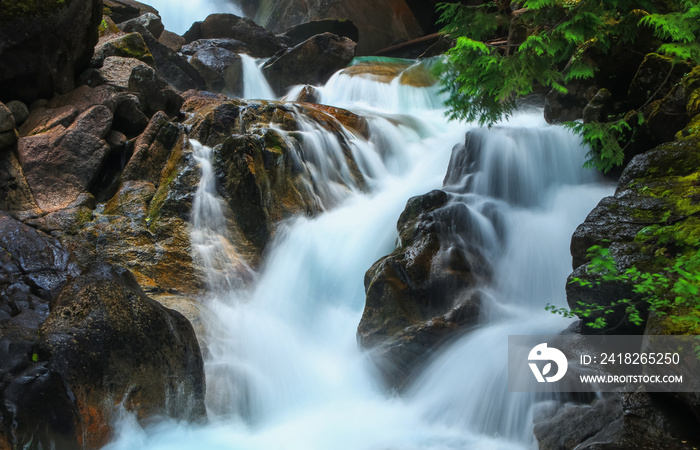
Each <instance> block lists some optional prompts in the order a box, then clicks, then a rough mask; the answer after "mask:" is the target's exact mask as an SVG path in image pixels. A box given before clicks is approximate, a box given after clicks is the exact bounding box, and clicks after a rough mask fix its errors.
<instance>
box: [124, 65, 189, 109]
mask: <svg viewBox="0 0 700 450" xmlns="http://www.w3.org/2000/svg"><path fill="white" fill-rule="evenodd" d="M129 91H131V92H135V93H136V95H138V97H139V100H140V103H141V105H142V106H143V109H144V112H145V113H146V115H148V116H152V115H153V114H155V113H156V112H158V111H163V112H165V113H166V114H168V115H169V116H176V115H177V114H178V113H179V112H180V107H181V106H182V104H183V103H184V100H183V98H182V97H181V96H180V95H179V94H178V93H177V92H175V91H174V90H173V89H172V88H171V87H170V85H169V84H168V83H167V82H166V81H165V80H164V79H163V78H161V77H160V75H158V74H157V73H156V71H155V70H153V69H151V68H150V67H147V66H136V67H134V69H133V71H132V72H131V77H130V78H129Z"/></svg>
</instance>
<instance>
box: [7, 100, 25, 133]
mask: <svg viewBox="0 0 700 450" xmlns="http://www.w3.org/2000/svg"><path fill="white" fill-rule="evenodd" d="M5 106H7V109H9V110H10V112H11V113H12V116H13V117H14V118H15V124H16V125H17V126H20V125H22V124H23V123H24V121H25V120H27V117H29V109H28V108H27V105H25V104H24V103H22V102H20V101H19V100H12V101H11V102H7V105H5ZM0 128H2V126H0Z"/></svg>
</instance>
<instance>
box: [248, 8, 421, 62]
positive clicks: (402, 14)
mask: <svg viewBox="0 0 700 450" xmlns="http://www.w3.org/2000/svg"><path fill="white" fill-rule="evenodd" d="M320 19H340V20H343V19H349V20H351V21H352V22H353V23H354V24H355V25H356V26H357V28H358V30H359V41H358V46H357V53H358V55H372V54H374V52H376V51H377V50H379V49H382V48H385V47H388V46H390V45H391V44H393V43H394V42H396V41H397V40H410V39H413V38H416V37H419V36H422V35H423V33H424V32H423V30H422V29H421V27H420V25H419V23H418V21H417V20H416V17H415V15H414V13H413V11H412V10H411V8H410V7H409V5H408V4H407V2H406V1H405V0H389V1H386V2H375V1H371V0H357V1H352V2H348V1H340V0H330V1H321V0H312V1H304V2H301V1H299V0H282V1H273V0H262V1H260V3H259V6H258V8H257V10H256V14H255V21H256V22H257V23H259V24H260V25H262V26H264V27H266V28H268V29H270V30H272V31H273V32H275V33H283V32H284V31H285V30H287V29H289V28H290V27H293V26H295V25H300V24H303V23H306V22H309V21H314V20H320Z"/></svg>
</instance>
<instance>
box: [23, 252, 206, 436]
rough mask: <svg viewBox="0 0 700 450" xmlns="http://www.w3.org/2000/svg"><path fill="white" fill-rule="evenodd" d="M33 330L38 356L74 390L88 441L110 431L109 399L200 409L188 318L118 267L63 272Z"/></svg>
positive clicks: (193, 415)
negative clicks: (152, 296)
mask: <svg viewBox="0 0 700 450" xmlns="http://www.w3.org/2000/svg"><path fill="white" fill-rule="evenodd" d="M39 334H40V340H39V342H38V345H37V353H38V355H39V358H40V359H41V360H45V361H48V367H49V368H50V369H51V370H52V371H54V372H56V373H58V374H59V375H60V376H61V377H62V378H63V379H64V380H65V382H66V384H67V385H68V387H69V388H70V390H71V391H72V393H73V394H74V396H75V404H76V406H77V409H78V412H79V414H80V418H81V421H82V423H83V424H84V426H85V431H86V433H85V441H84V444H85V445H86V446H88V447H97V446H100V445H103V444H105V443H106V441H107V439H108V438H109V437H110V436H109V432H110V424H111V421H112V420H113V416H112V414H113V412H114V409H113V407H112V405H114V404H122V405H124V406H125V407H126V408H127V409H128V410H132V411H134V412H136V413H137V415H138V417H140V418H146V417H149V416H153V415H167V416H170V417H173V418H177V419H181V420H201V419H202V418H204V416H205V414H206V413H205V409H204V389H205V388H204V370H203V363H202V358H201V353H200V349H199V346H198V344H197V340H196V337H195V334H194V331H193V330H192V326H191V325H190V323H189V322H188V321H187V319H185V318H184V317H183V316H182V315H181V314H179V313H177V312H175V311H172V310H169V309H166V308H164V307H162V306H161V305H160V304H158V303H157V302H155V301H153V300H151V299H150V298H148V297H147V296H146V295H145V294H144V293H143V291H141V289H140V288H139V286H138V284H137V283H136V280H135V279H134V278H133V276H132V275H131V274H130V273H129V272H128V271H126V270H124V269H119V268H116V267H112V266H110V265H107V264H96V265H94V266H93V267H91V268H90V269H88V270H87V271H86V272H84V273H83V274H81V275H80V276H78V277H75V278H73V279H71V280H69V281H68V283H67V284H66V286H65V287H64V288H63V290H62V292H61V294H60V295H59V296H58V297H57V298H56V299H55V300H54V302H53V303H52V307H51V313H50V315H49V317H48V318H47V320H46V321H45V322H44V324H43V325H42V326H41V330H40V332H39Z"/></svg>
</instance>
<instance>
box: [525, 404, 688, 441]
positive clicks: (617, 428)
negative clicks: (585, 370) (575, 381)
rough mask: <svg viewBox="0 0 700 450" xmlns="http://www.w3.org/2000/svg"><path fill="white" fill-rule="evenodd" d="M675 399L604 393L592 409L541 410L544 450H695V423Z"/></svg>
mask: <svg viewBox="0 0 700 450" xmlns="http://www.w3.org/2000/svg"><path fill="white" fill-rule="evenodd" d="M678 408H679V405H678V404H677V403H676V401H674V399H673V398H672V395H671V394H665V393H645V392H635V393H626V394H615V393H610V394H605V395H604V396H602V397H601V398H597V399H595V400H594V401H593V402H592V403H590V404H577V403H565V404H561V405H557V406H547V407H541V408H540V409H539V411H536V412H535V414H534V422H535V428H534V431H535V437H536V438H537V440H538V444H539V448H540V449H542V450H555V449H557V450H559V449H566V450H573V449H574V448H576V449H581V450H613V449H615V450H632V449H655V448H668V449H674V450H691V449H692V448H694V447H695V446H696V445H697V438H696V436H695V434H694V433H692V432H691V431H690V430H693V429H695V426H696V422H695V421H694V418H693V417H691V416H690V415H688V414H685V413H680V412H679V410H678Z"/></svg>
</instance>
